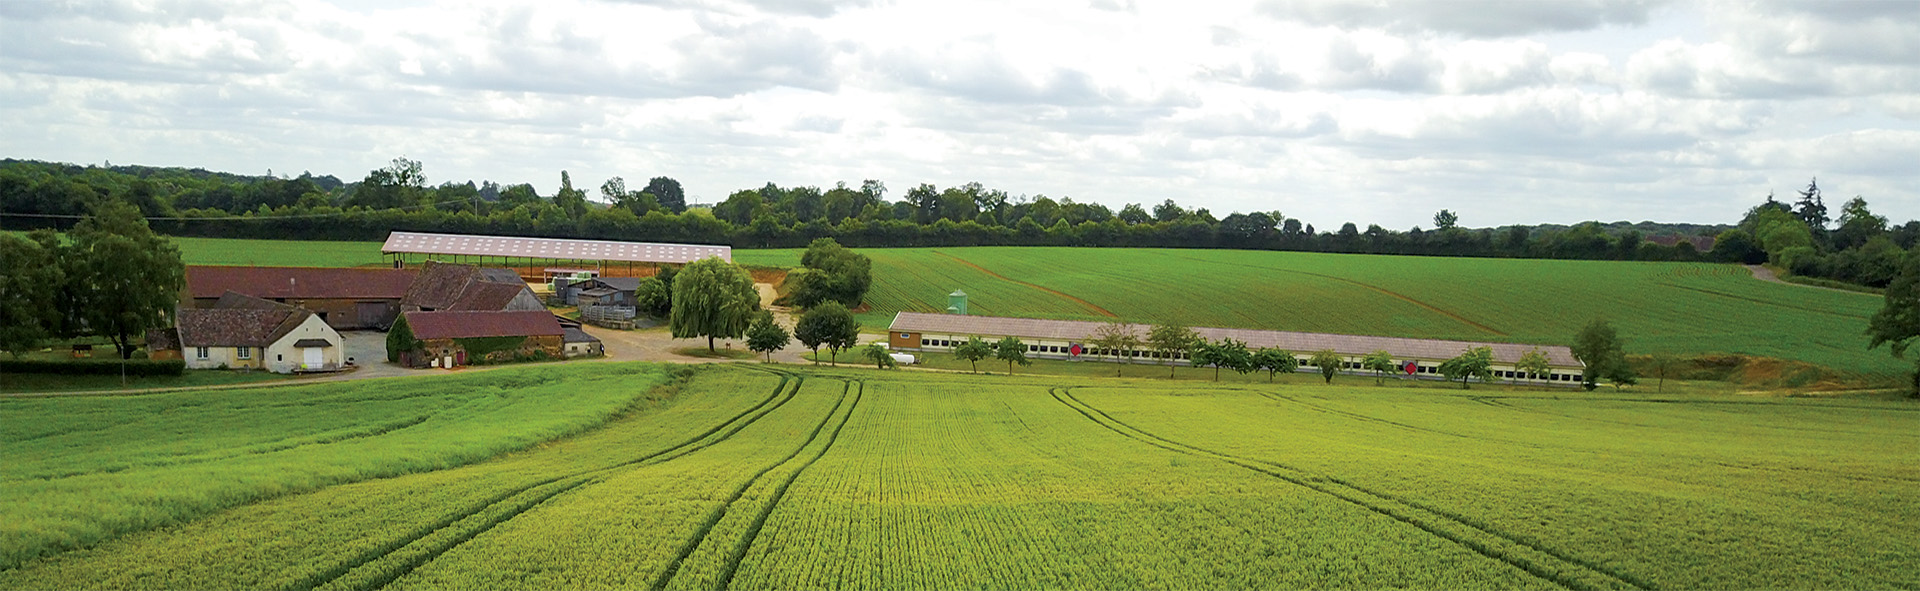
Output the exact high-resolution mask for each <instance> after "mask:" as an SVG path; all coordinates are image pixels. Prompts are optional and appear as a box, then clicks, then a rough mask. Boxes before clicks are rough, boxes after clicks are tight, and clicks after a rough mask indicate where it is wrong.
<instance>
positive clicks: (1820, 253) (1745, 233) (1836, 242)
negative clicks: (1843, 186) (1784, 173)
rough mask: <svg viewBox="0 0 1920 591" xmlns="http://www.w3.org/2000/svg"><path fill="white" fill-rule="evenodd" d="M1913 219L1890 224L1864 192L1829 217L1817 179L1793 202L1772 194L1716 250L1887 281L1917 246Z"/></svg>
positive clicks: (1840, 277)
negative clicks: (1869, 202)
mask: <svg viewBox="0 0 1920 591" xmlns="http://www.w3.org/2000/svg"><path fill="white" fill-rule="evenodd" d="M1911 225H1912V224H1911V223H1909V224H1908V225H1903V226H1899V227H1889V226H1888V223H1887V218H1886V217H1885V216H1881V215H1878V214H1875V213H1873V210H1872V209H1869V208H1868V206H1867V200H1866V199H1864V198H1861V197H1854V198H1852V199H1849V200H1847V202H1846V203H1844V204H1842V205H1841V206H1840V216H1839V218H1837V219H1834V218H1829V217H1828V215H1827V206H1826V202H1825V199H1824V198H1823V197H1822V196H1821V193H1820V184H1819V182H1818V180H1815V181H1810V182H1808V183H1807V188H1806V189H1803V190H1801V191H1800V200H1799V201H1797V202H1794V203H1792V204H1788V203H1783V202H1780V201H1776V200H1774V198H1773V196H1772V195H1768V196H1767V199H1766V201H1764V202H1762V203H1760V204H1759V205H1756V206H1754V207H1753V208H1752V209H1749V210H1747V213H1746V215H1745V216H1744V217H1742V218H1741V220H1740V224H1739V226H1738V227H1736V228H1734V229H1732V230H1728V231H1726V232H1724V233H1722V234H1721V235H1720V241H1719V243H1718V244H1717V245H1716V246H1715V247H1714V250H1715V251H1724V253H1725V254H1724V256H1723V257H1721V258H1725V259H1727V260H1735V261H1738V262H1744V263H1749V264H1757V263H1771V264H1773V265H1775V266H1777V267H1779V268H1781V269H1783V270H1785V271H1787V272H1788V273H1791V274H1793V275H1798V276H1803V277H1813V278H1820V279H1830V280H1836V281H1842V282H1846V283H1852V284H1856V285H1865V286H1869V287H1886V286H1887V285H1888V284H1889V283H1891V282H1892V281H1893V278H1894V276H1895V275H1897V274H1898V273H1899V270H1900V267H1901V265H1902V263H1904V262H1905V260H1906V259H1907V258H1908V251H1909V250H1911V249H1912V248H1913V245H1914V240H1913V236H1912V235H1911V231H1912V230H1911V228H1910V226H1911Z"/></svg>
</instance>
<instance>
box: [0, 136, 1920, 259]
mask: <svg viewBox="0 0 1920 591" xmlns="http://www.w3.org/2000/svg"><path fill="white" fill-rule="evenodd" d="M560 181H561V183H560V189H559V190H558V191H556V192H555V194H553V195H550V196H543V195H541V194H540V193H539V192H538V191H537V190H536V189H535V188H534V187H533V186H532V185H529V184H516V185H507V186H502V185H499V184H496V183H493V182H491V181H486V182H481V183H478V184H476V183H474V182H472V181H466V182H459V183H455V182H443V183H440V184H438V185H434V184H431V183H430V182H429V180H428V177H427V174H426V171H425V168H424V166H423V165H422V164H421V163H420V162H418V161H414V160H408V159H405V158H398V159H395V160H393V161H392V162H391V163H389V165H387V166H385V167H382V168H380V169H377V170H373V171H369V172H368V174H367V175H366V176H365V177H364V178H363V179H361V180H360V181H357V182H353V183H342V182H339V181H338V179H333V178H332V177H314V176H312V175H311V174H302V175H301V176H299V177H294V178H280V177H273V176H264V177H245V176H238V175H223V174H218V173H208V172H206V171H197V170H187V169H160V168H141V167H112V168H107V167H92V166H88V167H81V166H74V165H67V164H53V163H44V162H30V161H18V160H8V161H0V203H3V204H5V205H4V210H0V214H4V215H0V223H4V224H5V227H6V228H8V229H29V228H39V227H51V228H56V229H63V228H66V227H68V226H70V225H71V224H72V223H74V221H75V219H77V216H79V215H81V214H83V213H84V212H85V211H86V209H87V207H88V204H90V203H93V202H97V201H119V202H124V203H127V204H130V205H132V206H134V207H136V208H138V209H139V211H140V212H141V214H142V215H144V216H146V217H148V218H149V219H150V220H151V223H152V225H153V227H154V228H155V229H156V230H157V231H160V232H162V233H166V234H171V235H182V236H216V237H232V238H298V239H312V240H381V239H384V238H385V237H386V235H387V233H388V232H390V231H394V230H408V231H422V232H448V233H472V234H504V235H523V236H545V237H568V238H589V239H610V240H648V241H667V242H690V243H707V244H728V245H732V246H735V247H741V248H765V247H799V246H803V245H806V244H808V243H810V242H812V241H813V240H816V239H819V238H834V239H836V240H837V241H838V242H839V243H841V244H843V245H846V246H850V247H856V248H858V247H893V246H988V245H1009V246H1104V247H1181V248H1241V249H1258V250H1297V251H1317V252H1342V253H1369V254H1411V255H1446V256H1477V257H1524V258H1556V259H1608V260H1663V261H1664V260H1681V261H1690V260H1717V261H1731V260H1735V259H1734V258H1730V257H1735V256H1737V255H1741V254H1742V252H1740V251H1738V250H1723V249H1713V250H1711V251H1708V252H1701V251H1700V250H1699V246H1697V245H1696V243H1695V239H1701V240H1700V241H1701V243H1704V242H1705V240H1704V238H1705V237H1718V235H1719V234H1721V233H1723V232H1725V231H1727V230H1729V229H1730V228H1729V227H1728V226H1715V225H1685V224H1675V225H1649V224H1644V223H1643V224H1625V223H1611V224H1602V223H1599V222H1585V223H1581V224H1576V225H1574V226H1571V227H1567V226H1553V225H1540V226H1507V227H1501V228H1467V227H1464V226H1461V225H1460V223H1461V218H1460V216H1459V214H1457V213H1454V212H1452V211H1449V210H1442V211H1441V212H1439V213H1438V214H1436V215H1435V216H1434V219H1433V221H1434V225H1433V226H1432V227H1431V228H1421V227H1414V228H1410V229H1407V230H1395V229H1388V228H1384V227H1381V226H1379V225H1377V224H1375V225H1368V226H1365V227H1362V226H1360V225H1359V224H1356V223H1352V222H1348V223H1344V224H1341V225H1340V226H1338V227H1337V228H1333V229H1331V230H1328V229H1325V228H1316V227H1315V226H1314V225H1313V224H1311V223H1307V222H1305V221H1304V220H1301V219H1298V218H1291V217H1287V216H1285V215H1284V214H1282V213H1281V212H1277V211H1255V212H1245V213H1242V212H1234V213H1230V214H1227V215H1225V216H1219V215H1216V214H1214V213H1213V212H1211V211H1209V210H1208V209H1206V208H1189V207H1186V206H1182V205H1180V204H1179V203H1177V202H1175V201H1174V200H1172V199H1167V200H1164V201H1162V202H1161V203H1159V204H1157V205H1143V204H1139V203H1133V204H1127V205H1126V206H1123V207H1121V208H1120V209H1119V210H1118V211H1115V210H1113V209H1111V208H1109V207H1107V206H1105V205H1102V204H1099V203H1085V202H1078V201H1075V200H1073V199H1071V198H1064V197H1063V198H1058V199H1056V198H1053V197H1048V196H1045V195H1035V196H1026V195H1010V194H1009V193H1008V192H1006V191H1003V190H999V189H992V188H988V187H986V186H983V185H981V184H980V183H967V184H964V185H960V186H955V187H946V188H941V187H937V186H934V185H931V184H924V183H923V184H919V185H916V186H913V187H912V188H909V189H907V190H906V191H904V194H901V195H899V197H900V198H899V199H891V198H890V197H889V190H888V188H887V186H886V184H885V183H883V182H881V181H877V180H866V181H862V182H860V183H859V184H858V185H849V184H847V183H840V184H837V185H835V186H834V187H832V188H828V189H821V188H819V187H812V186H795V187H780V186H778V185H775V184H773V183H768V184H766V185H764V186H761V187H758V188H752V189H743V190H739V191H734V192H733V193H731V194H729V195H728V196H727V197H726V198H725V199H723V200H720V201H719V202H718V203H715V204H713V205H711V206H710V207H696V206H691V205H690V204H689V203H688V202H687V200H686V195H685V192H684V190H683V189H682V187H681V185H680V183H679V182H678V181H676V180H674V179H672V178H671V177H667V176H654V177H652V178H651V179H649V180H648V181H647V183H646V184H645V185H641V186H640V187H639V188H637V189H636V188H631V187H629V185H628V184H627V182H626V180H625V179H624V178H622V177H614V178H610V179H607V180H605V181H604V182H602V183H601V184H600V186H599V188H598V189H584V188H580V187H577V186H576V185H574V182H573V179H572V177H571V175H569V174H568V173H566V172H565V171H562V172H561V173H560ZM590 191H591V192H592V193H593V195H594V196H596V198H594V199H589V196H590V195H589V193H590ZM63 216H73V217H63ZM1844 221H1845V220H1843V222H1844ZM1883 230H1884V232H1883V233H1884V235H1885V236H1886V237H1887V238H1888V240H1889V241H1890V242H1891V244H1893V245H1894V246H1897V247H1899V248H1900V249H1903V250H1904V249H1907V248H1910V247H1912V245H1913V243H1914V242H1915V241H1916V240H1920V222H1908V223H1907V224H1905V225H1902V226H1899V227H1884V228H1883ZM1753 231H1754V229H1747V233H1748V234H1749V238H1750V240H1749V242H1755V241H1758V240H1759V237H1757V236H1752V232H1753ZM1849 236H1851V235H1849ZM1651 238H1660V239H1661V240H1660V241H1659V242H1655V241H1653V240H1651ZM1667 243H1670V244H1667ZM1741 260H1744V259H1741ZM1792 260H1793V261H1794V262H1797V263H1799V264H1800V265H1801V266H1802V267H1805V268H1807V270H1809V271H1810V272H1816V273H1819V274H1821V275H1822V276H1824V275H1831V274H1833V273H1821V272H1817V271H1814V269H1812V268H1811V267H1810V265H1812V263H1808V262H1806V261H1809V260H1812V259H1807V258H1806V257H1800V258H1795V259H1792ZM1843 263H1844V261H1842V262H1839V263H1832V265H1834V266H1836V267H1840V266H1845V265H1844V264H1843Z"/></svg>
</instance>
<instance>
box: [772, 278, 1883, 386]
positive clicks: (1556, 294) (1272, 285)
mask: <svg viewBox="0 0 1920 591" xmlns="http://www.w3.org/2000/svg"><path fill="white" fill-rule="evenodd" d="M861 252H862V253H865V254H867V255H869V256H871V257H873V260H874V269H873V273H874V288H873V291H872V293H871V294H870V295H869V296H868V298H867V301H868V302H869V303H870V304H871V305H872V310H871V311H869V312H867V313H865V314H862V315H860V321H861V322H862V323H863V324H866V325H868V326H872V327H884V326H886V324H887V323H889V322H891V321H892V318H893V314H894V313H895V312H898V311H902V310H909V311H919V312H935V311H940V310H944V309H945V308H946V306H947V298H946V296H947V293H948V292H951V291H953V290H954V289H962V290H965V291H966V292H967V294H968V295H969V296H970V303H971V308H972V310H971V311H972V312H973V313H975V314H988V315H1002V316H1022V317H1034V318H1061V319H1072V320H1105V319H1108V318H1109V317H1110V316H1108V314H1111V315H1112V316H1117V317H1119V318H1123V319H1127V320H1130V321H1138V322H1159V321H1167V320H1172V321H1178V322H1184V323H1186V324H1189V325H1196V326H1229V327H1241V328H1264V329H1272V330H1298V331H1311V332H1333V333H1343V334H1367V335H1385V336H1403V337H1418V338H1442V339H1461V340H1484V341H1504V342H1522V343H1538V344H1561V345H1564V344H1567V343H1569V342H1570V341H1571V340H1572V338H1573V335H1574V333H1575V332H1577V331H1578V330H1579V329H1580V327H1581V326H1582V325H1584V324H1586V323H1587V321H1589V320H1591V319H1593V318H1605V319H1607V320H1609V321H1610V322H1612V323H1613V324H1614V326H1615V327H1616V328H1618V329H1619V330H1620V332H1621V335H1622V336H1623V337H1625V338H1627V339H1628V341H1629V342H1628V350H1629V352H1630V353H1648V352H1653V351H1670V352H1675V353H1740V354H1748V355H1758V356H1763V357H1777V358H1783V359H1796V360H1801V361H1806V362H1810V363H1814V364H1818V365H1824V366H1827V367H1831V368H1834V369H1838V370H1841V371H1845V372H1854V373H1860V374H1871V375H1882V376H1884V375H1892V374H1896V373H1898V372H1901V371H1904V370H1907V369H1909V368H1910V366H1909V364H1907V363H1905V362H1902V361H1900V360H1897V359H1894V358H1892V356H1890V355H1888V354H1887V353H1886V351H1885V350H1879V351H1868V350H1867V348H1866V345H1867V337H1866V336H1865V335H1864V334H1863V332H1864V331H1865V330H1866V326H1867V318H1868V317H1870V316H1872V315H1873V313H1874V312H1875V311H1876V310H1878V309H1879V307H1880V302H1881V298H1880V297H1879V296H1873V295H1865V294H1857V293H1846V292H1838V291H1831V290H1822V289H1812V288H1807V287H1803V286H1796V285H1785V284H1777V283H1767V282H1762V281H1759V280H1756V279H1753V278H1752V276H1751V274H1749V273H1748V272H1747V270H1746V269H1743V268H1740V267H1738V266H1733V265H1718V264H1708V263H1643V262H1622V261H1552V260H1522V259H1472V258H1437V257H1406V256H1369V255H1337V254H1319V253H1295V252H1263V251H1234V250H1177V249H1097V248H1031V247H976V248H910V249H867V250H862V251H861ZM797 256H798V255H797V253H795V252H793V251H738V252H737V253H736V255H735V258H736V259H739V260H741V261H743V262H752V263H755V264H768V265H772V264H788V263H792V261H790V260H789V259H792V258H794V257H797ZM995 275H997V276H998V277H995ZM1202 295H1204V297H1200V296H1202Z"/></svg>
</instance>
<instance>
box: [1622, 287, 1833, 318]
mask: <svg viewBox="0 0 1920 591" xmlns="http://www.w3.org/2000/svg"><path fill="white" fill-rule="evenodd" d="M1659 285H1664V286H1667V287H1671V288H1674V289H1684V290H1687V291H1693V292H1699V293H1704V294H1707V295H1711V296H1719V297H1723V298H1728V299H1735V300H1740V301H1743V302H1750V303H1755V304H1760V305H1762V306H1773V307H1775V308H1781V309H1785V310H1793V311H1796V312H1812V313H1815V314H1826V315H1828V316H1838V317H1841V318H1846V319H1849V320H1867V317H1866V316H1856V315H1853V314H1844V313H1841V312H1835V311H1832V310H1823V309H1820V308H1803V307H1800V306H1791V305H1787V304H1782V303H1780V302H1770V301H1767V300H1763V299H1760V298H1750V297H1747V296H1742V295H1734V294H1730V293H1726V292H1721V291H1714V290H1711V289H1705V288H1700V287H1687V286H1685V285H1680V284H1678V283H1660V284H1659Z"/></svg>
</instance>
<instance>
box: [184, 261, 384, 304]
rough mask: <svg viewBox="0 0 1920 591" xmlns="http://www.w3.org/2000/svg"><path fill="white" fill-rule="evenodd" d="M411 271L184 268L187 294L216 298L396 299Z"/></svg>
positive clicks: (309, 268)
mask: <svg viewBox="0 0 1920 591" xmlns="http://www.w3.org/2000/svg"><path fill="white" fill-rule="evenodd" d="M414 274H415V272H414V271H413V270H411V269H357V268H334V267H215V266H204V265H194V266H189V267H187V291H188V293H189V294H191V295H192V297H195V298H217V297H220V295H221V294H223V293H226V292H229V291H233V292H238V293H242V294H246V295H250V296H253V297H257V298H268V299H399V298H400V296H402V295H404V294H406V293H407V286H408V285H410V284H412V283H413V276H414Z"/></svg>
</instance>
